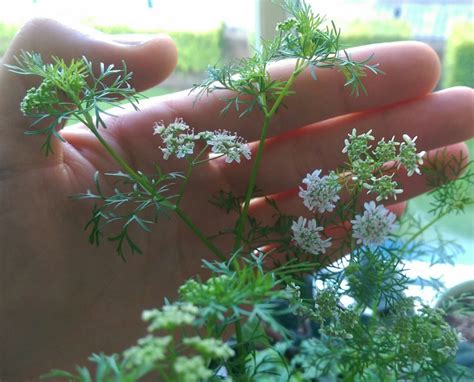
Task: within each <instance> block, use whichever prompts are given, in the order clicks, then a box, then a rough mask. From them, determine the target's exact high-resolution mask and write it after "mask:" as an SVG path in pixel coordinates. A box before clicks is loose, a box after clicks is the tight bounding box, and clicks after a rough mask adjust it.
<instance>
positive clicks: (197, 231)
mask: <svg viewBox="0 0 474 382" xmlns="http://www.w3.org/2000/svg"><path fill="white" fill-rule="evenodd" d="M174 211H175V212H176V214H177V215H178V216H179V217H180V218H181V220H182V221H183V222H184V223H185V224H186V225H187V226H188V227H189V228H190V229H191V231H193V232H194V234H195V235H196V236H197V237H198V238H199V239H200V240H201V241H202V242H203V243H204V244H205V245H206V246H207V247H208V248H209V249H210V251H211V252H212V253H213V254H214V255H216V256H217V257H218V258H219V259H220V260H222V261H226V260H227V259H226V258H225V256H224V255H223V254H222V253H221V252H220V251H219V249H218V248H217V247H216V246H215V245H214V243H213V242H212V241H210V240H209V239H208V238H207V237H206V236H205V235H204V234H203V233H202V232H201V230H200V229H199V228H198V227H196V225H195V224H194V223H193V222H192V221H191V219H190V218H189V217H188V215H186V214H185V213H184V212H183V210H181V209H180V208H179V207H178V206H175V207H174Z"/></svg>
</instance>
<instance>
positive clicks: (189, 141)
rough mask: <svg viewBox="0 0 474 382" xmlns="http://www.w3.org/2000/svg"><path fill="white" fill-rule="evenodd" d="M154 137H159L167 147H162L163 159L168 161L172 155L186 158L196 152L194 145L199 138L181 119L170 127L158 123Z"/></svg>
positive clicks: (177, 119) (176, 120)
mask: <svg viewBox="0 0 474 382" xmlns="http://www.w3.org/2000/svg"><path fill="white" fill-rule="evenodd" d="M153 135H159V136H160V137H161V139H163V143H164V144H165V147H160V149H161V151H162V152H163V159H165V160H167V159H168V158H169V157H170V156H171V155H173V154H174V155H176V157H177V158H184V157H185V156H186V155H190V154H192V153H193V151H194V145H195V141H196V139H198V137H197V136H196V135H195V134H194V130H193V129H191V128H190V127H189V126H188V125H187V124H186V123H185V122H184V121H183V120H182V119H181V118H176V119H175V120H174V122H171V123H170V124H169V125H168V126H165V125H164V123H163V122H160V123H156V124H155V126H154V133H153Z"/></svg>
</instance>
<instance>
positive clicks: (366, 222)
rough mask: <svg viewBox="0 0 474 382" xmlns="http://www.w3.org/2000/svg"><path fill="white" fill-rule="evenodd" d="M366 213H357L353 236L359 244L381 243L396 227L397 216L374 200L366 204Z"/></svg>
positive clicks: (353, 225) (353, 221) (353, 223)
mask: <svg viewBox="0 0 474 382" xmlns="http://www.w3.org/2000/svg"><path fill="white" fill-rule="evenodd" d="M364 209H365V211H364V214H363V215H356V217H355V220H351V223H352V236H353V237H354V238H355V239H357V244H364V245H380V244H382V243H383V242H384V241H385V239H386V238H387V236H388V235H389V234H390V233H392V232H393V231H394V230H395V228H396V224H395V219H396V216H395V214H394V213H393V212H390V211H389V210H387V209H386V208H385V207H384V206H382V205H378V206H377V205H376V204H375V202H374V201H370V202H369V203H365V204H364Z"/></svg>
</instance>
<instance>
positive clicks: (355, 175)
mask: <svg viewBox="0 0 474 382" xmlns="http://www.w3.org/2000/svg"><path fill="white" fill-rule="evenodd" d="M376 169H377V163H375V161H374V160H373V159H372V158H370V157H367V158H365V159H357V160H355V161H353V162H352V180H353V181H354V182H356V183H357V184H359V185H364V184H365V183H368V182H369V180H370V179H372V176H373V175H372V174H373V173H374V171H375V170H376Z"/></svg>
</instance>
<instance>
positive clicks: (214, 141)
mask: <svg viewBox="0 0 474 382" xmlns="http://www.w3.org/2000/svg"><path fill="white" fill-rule="evenodd" d="M200 137H201V138H203V139H204V140H206V143H207V144H208V145H209V146H211V151H212V152H213V153H214V154H218V155H224V156H225V161H226V162H227V163H232V162H234V161H235V162H237V163H240V157H241V156H244V157H245V158H246V159H250V156H251V153H250V147H249V145H248V144H247V143H246V142H245V141H244V140H243V138H241V137H239V136H238V135H237V134H232V133H231V132H229V131H226V130H216V131H206V132H203V133H201V135H200Z"/></svg>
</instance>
